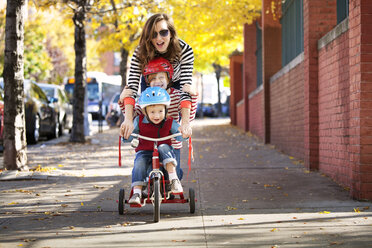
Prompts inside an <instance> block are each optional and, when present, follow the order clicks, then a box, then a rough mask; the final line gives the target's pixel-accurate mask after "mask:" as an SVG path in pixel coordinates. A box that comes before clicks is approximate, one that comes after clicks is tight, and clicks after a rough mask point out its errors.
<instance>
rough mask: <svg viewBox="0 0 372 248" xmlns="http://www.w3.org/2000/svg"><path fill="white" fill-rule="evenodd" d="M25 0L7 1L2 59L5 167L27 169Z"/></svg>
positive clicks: (8, 168)
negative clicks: (24, 76) (3, 55)
mask: <svg viewBox="0 0 372 248" xmlns="http://www.w3.org/2000/svg"><path fill="white" fill-rule="evenodd" d="M25 11H26V1H25V0H8V1H7V7H6V25H5V58H4V72H3V76H4V167H5V168H6V169H7V170H27V166H26V164H27V153H26V152H27V143H26V133H25V107H24V103H23V98H24V92H23V51H24V48H23V40H24V16H25Z"/></svg>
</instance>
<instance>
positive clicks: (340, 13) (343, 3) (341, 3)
mask: <svg viewBox="0 0 372 248" xmlns="http://www.w3.org/2000/svg"><path fill="white" fill-rule="evenodd" d="M348 16H349V0H337V24H339V23H340V22H342V21H343V20H345V18H346V17H348Z"/></svg>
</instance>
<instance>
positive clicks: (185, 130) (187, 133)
mask: <svg viewBox="0 0 372 248" xmlns="http://www.w3.org/2000/svg"><path fill="white" fill-rule="evenodd" d="M179 131H180V132H181V133H182V138H184V139H186V138H190V137H191V135H192V128H191V125H190V123H189V122H181V126H180V128H179Z"/></svg>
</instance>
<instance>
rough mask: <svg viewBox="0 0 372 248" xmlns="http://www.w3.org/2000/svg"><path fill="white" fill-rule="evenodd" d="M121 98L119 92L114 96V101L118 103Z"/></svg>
mask: <svg viewBox="0 0 372 248" xmlns="http://www.w3.org/2000/svg"><path fill="white" fill-rule="evenodd" d="M119 98H120V94H117V95H116V96H115V98H114V101H113V103H117V102H118V101H119Z"/></svg>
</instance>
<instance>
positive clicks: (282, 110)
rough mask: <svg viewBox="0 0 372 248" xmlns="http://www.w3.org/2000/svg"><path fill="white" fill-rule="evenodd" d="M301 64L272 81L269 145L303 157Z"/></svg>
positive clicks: (302, 72) (302, 69)
mask: <svg viewBox="0 0 372 248" xmlns="http://www.w3.org/2000/svg"><path fill="white" fill-rule="evenodd" d="M303 80H304V67H303V63H302V62H301V63H299V64H297V65H296V66H295V67H294V68H292V69H291V70H289V71H288V72H287V73H284V74H283V75H282V76H280V77H279V78H277V79H276V80H274V81H272V83H271V85H270V87H271V89H270V94H271V95H270V99H271V106H270V107H271V117H270V119H271V142H270V143H271V144H273V145H275V146H277V147H278V148H279V149H280V150H282V151H284V152H285V153H287V154H289V155H292V156H294V157H296V158H300V159H303V158H304V114H303V109H304V101H303V100H304V84H303Z"/></svg>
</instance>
